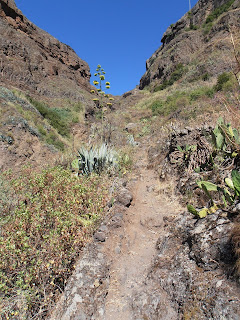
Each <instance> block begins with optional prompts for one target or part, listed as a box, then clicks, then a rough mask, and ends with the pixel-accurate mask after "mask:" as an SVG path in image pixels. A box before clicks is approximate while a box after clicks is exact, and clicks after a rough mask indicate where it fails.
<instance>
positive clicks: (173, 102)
mask: <svg viewBox="0 0 240 320" xmlns="http://www.w3.org/2000/svg"><path fill="white" fill-rule="evenodd" d="M188 104H189V98H188V95H187V94H186V93H185V92H183V91H176V92H175V93H174V94H172V95H170V96H168V97H167V99H166V100H165V101H164V100H157V101H154V102H153V103H152V104H151V106H150V108H151V109H152V113H153V115H161V116H168V115H169V114H170V113H172V112H174V111H176V110H177V109H181V108H183V107H185V106H186V105H188Z"/></svg>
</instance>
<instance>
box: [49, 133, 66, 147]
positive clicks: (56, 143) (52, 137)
mask: <svg viewBox="0 0 240 320" xmlns="http://www.w3.org/2000/svg"><path fill="white" fill-rule="evenodd" d="M46 142H47V143H48V144H51V145H53V146H54V147H56V148H57V149H58V150H60V151H64V143H63V142H62V141H60V140H59V138H58V137H57V135H56V134H55V133H53V132H50V133H49V134H48V135H47V137H46Z"/></svg>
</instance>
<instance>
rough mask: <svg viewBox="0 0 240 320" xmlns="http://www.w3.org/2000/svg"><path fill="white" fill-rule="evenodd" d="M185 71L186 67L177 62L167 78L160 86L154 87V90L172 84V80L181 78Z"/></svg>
mask: <svg viewBox="0 0 240 320" xmlns="http://www.w3.org/2000/svg"><path fill="white" fill-rule="evenodd" d="M185 72H187V68H186V67H185V66H184V65H183V64H182V63H179V64H178V65H177V66H176V68H175V70H174V71H173V72H172V73H171V75H170V78H169V80H164V81H163V83H162V84H161V85H160V86H157V87H156V88H154V92H157V91H160V90H164V89H166V88H167V87H170V86H172V85H173V84H174V82H176V81H177V80H179V79H181V78H182V76H183V75H184V73H185Z"/></svg>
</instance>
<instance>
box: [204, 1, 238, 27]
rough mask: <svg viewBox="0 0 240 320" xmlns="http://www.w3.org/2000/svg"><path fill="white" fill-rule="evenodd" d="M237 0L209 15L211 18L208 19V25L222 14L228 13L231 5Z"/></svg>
mask: <svg viewBox="0 0 240 320" xmlns="http://www.w3.org/2000/svg"><path fill="white" fill-rule="evenodd" d="M234 1H235V0H229V1H228V2H226V3H224V4H223V5H221V6H220V7H218V8H216V9H215V10H214V11H213V12H211V13H210V14H209V16H208V17H207V19H206V22H205V23H206V24H208V23H211V22H213V21H214V20H216V19H217V18H218V17H219V16H220V15H221V14H223V13H224V12H227V11H228V10H229V8H230V7H231V5H232V4H233V3H234Z"/></svg>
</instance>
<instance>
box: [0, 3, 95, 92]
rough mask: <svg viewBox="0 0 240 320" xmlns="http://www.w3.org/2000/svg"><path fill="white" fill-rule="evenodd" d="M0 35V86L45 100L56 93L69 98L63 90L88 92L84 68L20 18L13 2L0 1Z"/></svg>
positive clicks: (70, 53)
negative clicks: (18, 89)
mask: <svg viewBox="0 0 240 320" xmlns="http://www.w3.org/2000/svg"><path fill="white" fill-rule="evenodd" d="M0 34H1V37H0V81H1V82H2V83H3V84H11V85H15V86H16V87H19V88H26V89H30V90H32V91H35V92H36V93H39V94H41V95H45V96H55V95H56V91H58V93H57V95H58V96H59V95H60V96H61V95H64V96H69V95H71V93H70V90H69V89H67V88H66V87H69V88H71V87H80V88H84V89H87V90H89V89H90V84H89V79H90V70H89V66H88V64H87V63H86V62H85V61H83V60H81V59H80V58H79V57H78V56H77V55H76V53H75V52H74V50H73V49H71V48H70V47H69V46H67V45H65V44H63V43H61V42H60V41H58V40H57V39H55V38H54V37H52V36H51V35H49V34H48V33H47V32H45V31H43V30H41V29H40V28H38V27H36V26H35V25H34V24H33V23H31V22H30V21H29V20H28V19H27V18H26V17H24V15H23V14H22V12H21V11H20V10H19V9H17V7H16V5H15V2H14V0H0ZM66 84H67V85H66ZM56 88H58V89H57V90H56ZM66 91H69V93H67V92H66Z"/></svg>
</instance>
